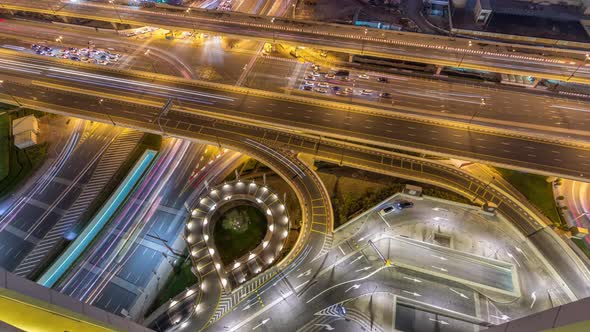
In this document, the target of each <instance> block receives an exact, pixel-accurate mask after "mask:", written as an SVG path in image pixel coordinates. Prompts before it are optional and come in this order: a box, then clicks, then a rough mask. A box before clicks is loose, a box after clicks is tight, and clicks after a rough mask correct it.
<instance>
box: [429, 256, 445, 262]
mask: <svg viewBox="0 0 590 332" xmlns="http://www.w3.org/2000/svg"><path fill="white" fill-rule="evenodd" d="M430 256H432V257H436V258H438V259H440V260H441V261H448V259H446V258H445V257H443V256H437V255H430Z"/></svg>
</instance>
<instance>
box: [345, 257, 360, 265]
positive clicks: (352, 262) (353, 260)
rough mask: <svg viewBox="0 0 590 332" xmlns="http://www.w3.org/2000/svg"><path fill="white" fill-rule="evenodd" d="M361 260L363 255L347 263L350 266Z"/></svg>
mask: <svg viewBox="0 0 590 332" xmlns="http://www.w3.org/2000/svg"><path fill="white" fill-rule="evenodd" d="M361 258H363V255H360V256H359V257H357V258H355V259H353V260H352V261H350V263H348V264H349V265H350V264H352V263H354V262H356V261H358V260H359V259H361Z"/></svg>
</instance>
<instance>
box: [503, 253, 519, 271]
mask: <svg viewBox="0 0 590 332" xmlns="http://www.w3.org/2000/svg"><path fill="white" fill-rule="evenodd" d="M506 255H508V257H510V258H512V260H513V261H514V262H515V263H516V265H518V267H520V263H519V262H518V261H517V260H516V258H514V255H512V253H510V251H508V250H506Z"/></svg>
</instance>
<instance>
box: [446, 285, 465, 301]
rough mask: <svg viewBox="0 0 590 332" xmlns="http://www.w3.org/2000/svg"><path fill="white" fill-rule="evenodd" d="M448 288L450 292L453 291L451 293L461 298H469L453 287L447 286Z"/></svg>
mask: <svg viewBox="0 0 590 332" xmlns="http://www.w3.org/2000/svg"><path fill="white" fill-rule="evenodd" d="M449 289H450V290H451V292H453V293H455V294H457V295H459V296H461V297H462V298H464V299H469V296H467V295H465V294H463V293H461V292H459V291H456V290H455V289H453V288H451V287H449Z"/></svg>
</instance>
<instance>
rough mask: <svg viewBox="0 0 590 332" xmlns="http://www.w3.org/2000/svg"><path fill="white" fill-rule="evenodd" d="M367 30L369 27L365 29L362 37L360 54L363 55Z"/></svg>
mask: <svg viewBox="0 0 590 332" xmlns="http://www.w3.org/2000/svg"><path fill="white" fill-rule="evenodd" d="M367 32H369V29H365V37H364V38H363V43H362V46H361V55H363V53H364V52H365V41H366V40H365V38H367Z"/></svg>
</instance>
